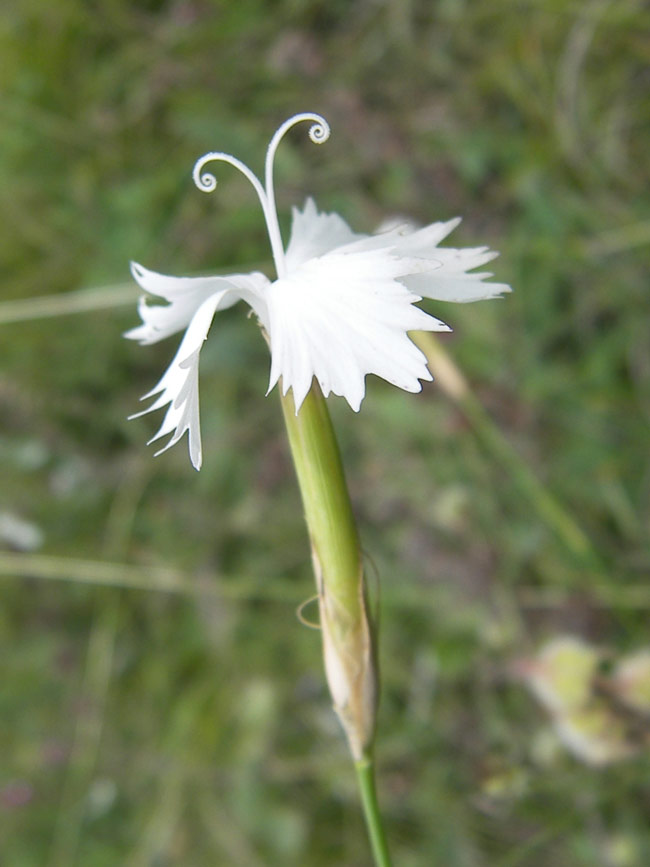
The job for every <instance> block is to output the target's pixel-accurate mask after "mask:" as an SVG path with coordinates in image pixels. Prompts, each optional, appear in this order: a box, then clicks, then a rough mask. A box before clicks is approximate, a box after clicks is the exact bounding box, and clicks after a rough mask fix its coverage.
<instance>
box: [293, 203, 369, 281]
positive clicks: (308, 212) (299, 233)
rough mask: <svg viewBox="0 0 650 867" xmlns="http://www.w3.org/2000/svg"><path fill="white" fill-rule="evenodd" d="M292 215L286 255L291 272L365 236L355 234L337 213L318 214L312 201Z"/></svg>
mask: <svg viewBox="0 0 650 867" xmlns="http://www.w3.org/2000/svg"><path fill="white" fill-rule="evenodd" d="M291 214H292V223H291V238H290V239H289V244H288V246H287V251H286V253H285V259H286V263H287V270H288V271H292V270H294V269H295V268H297V267H298V266H299V265H302V264H303V263H304V262H307V261H309V259H314V258H316V257H317V256H322V255H323V254H325V253H329V252H330V251H331V250H334V249H335V248H336V247H342V246H343V245H345V244H350V243H351V242H354V241H357V240H359V239H362V238H365V237H366V236H365V235H357V234H356V233H355V232H353V231H352V229H351V228H350V227H349V226H348V224H347V223H346V222H345V220H344V219H343V217H340V216H339V215H338V214H326V213H324V212H323V211H319V210H318V209H317V208H316V204H315V202H314V200H313V199H312V198H309V199H307V201H306V202H305V206H304V208H303V209H302V211H300V210H299V209H298V208H292V211H291Z"/></svg>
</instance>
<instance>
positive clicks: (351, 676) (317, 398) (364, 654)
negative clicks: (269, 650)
mask: <svg viewBox="0 0 650 867" xmlns="http://www.w3.org/2000/svg"><path fill="white" fill-rule="evenodd" d="M282 409H283V412H284V419H285V423H286V427H287V433H288V435H289V445H290V447H291V454H292V457H293V462H294V466H295V468H296V475H297V477H298V484H299V487H300V493H301V496H302V502H303V507H304V510H305V520H306V522H307V528H308V531H309V539H310V543H311V556H312V563H313V566H314V574H315V576H316V586H317V590H318V606H319V611H320V627H321V633H322V638H323V655H324V659H325V672H326V676H327V682H328V685H329V689H330V694H331V696H332V699H333V702H334V710H335V711H336V713H337V716H338V717H339V719H340V721H341V724H342V725H343V729H344V731H345V734H346V736H347V740H348V745H349V747H350V752H351V753H352V758H353V759H354V765H355V769H356V772H357V779H358V782H359V790H360V793H361V803H362V806H363V811H364V815H365V819H366V826H367V828H368V835H369V838H370V843H371V847H372V851H373V856H374V859H375V863H376V864H377V867H389V865H390V863H391V862H390V856H389V854H388V845H387V842H386V835H385V833H384V827H383V822H382V818H381V813H380V810H379V805H378V801H377V793H376V788H375V766H374V759H373V743H374V738H375V724H376V709H377V699H378V686H379V674H378V669H377V661H376V654H377V648H376V643H375V638H376V629H375V624H374V623H373V620H372V617H371V615H370V613H369V609H368V598H367V592H366V584H365V577H364V571H363V559H362V554H361V548H360V545H359V537H358V533H357V527H356V523H355V520H354V515H353V512H352V504H351V503H350V496H349V494H348V489H347V486H346V483H345V476H344V472H343V465H342V463H341V456H340V453H339V448H338V444H337V441H336V436H335V434H334V428H333V427H332V422H331V419H330V415H329V411H328V409H327V405H326V402H325V398H324V397H323V394H322V392H321V390H320V388H319V386H318V384H317V383H314V384H313V386H312V388H311V390H310V391H309V393H308V394H307V397H306V398H305V400H304V402H303V404H302V406H301V408H300V411H299V412H298V413H296V411H295V405H294V402H293V398H292V397H291V396H290V395H284V396H283V397H282Z"/></svg>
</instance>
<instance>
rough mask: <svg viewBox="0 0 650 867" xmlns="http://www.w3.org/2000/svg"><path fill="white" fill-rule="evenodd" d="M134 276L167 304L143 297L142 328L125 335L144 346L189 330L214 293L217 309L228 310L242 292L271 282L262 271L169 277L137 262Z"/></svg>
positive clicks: (140, 306) (141, 300) (138, 327)
mask: <svg viewBox="0 0 650 867" xmlns="http://www.w3.org/2000/svg"><path fill="white" fill-rule="evenodd" d="M131 273H132V274H133V276H134V277H135V279H136V280H137V282H138V283H139V284H140V286H141V287H142V288H143V289H144V290H145V291H146V292H148V293H149V294H150V295H155V296H157V297H159V298H163V299H164V300H165V301H167V302H168V303H167V304H150V303H149V302H148V300H147V298H146V296H143V297H142V298H140V301H139V302H138V313H139V314H140V318H141V319H142V325H139V326H137V327H136V328H132V329H131V330H130V331H127V332H126V334H125V335H124V336H125V337H128V338H129V339H130V340H137V341H138V342H139V343H141V344H150V343H157V342H158V341H159V340H163V339H164V338H165V337H169V336H170V335H172V334H176V333H177V332H179V331H182V330H183V329H184V328H187V326H188V324H189V322H190V320H191V319H192V317H193V316H194V314H195V313H196V311H197V310H198V308H199V307H200V306H201V304H202V303H203V302H204V301H206V300H207V299H208V298H210V297H211V296H213V295H215V294H219V295H220V301H219V306H218V308H217V309H219V310H225V309H226V308H228V307H232V306H233V305H234V304H236V303H237V302H238V301H239V300H240V299H241V298H242V291H241V290H244V294H246V292H247V291H250V289H251V288H253V290H255V289H257V290H259V289H261V288H263V287H264V286H266V284H267V283H268V282H269V281H268V279H267V278H266V277H265V276H264V274H260V273H259V272H254V273H252V274H228V275H226V276H224V277H167V276H166V275H164V274H158V273H156V272H155V271H149V270H148V269H147V268H144V267H143V266H142V265H139V264H138V263H137V262H132V263H131ZM246 300H248V299H246ZM249 303H250V301H249ZM251 306H253V305H251Z"/></svg>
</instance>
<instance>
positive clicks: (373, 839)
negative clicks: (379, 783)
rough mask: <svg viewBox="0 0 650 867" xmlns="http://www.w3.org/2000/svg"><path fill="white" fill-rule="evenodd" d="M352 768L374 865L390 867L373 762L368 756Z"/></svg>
mask: <svg viewBox="0 0 650 867" xmlns="http://www.w3.org/2000/svg"><path fill="white" fill-rule="evenodd" d="M354 767H355V769H356V772H357V780H358V782H359V790H360V792H361V803H362V804H363V815H364V818H365V820H366V827H367V828H368V836H369V837H370V845H371V847H372V854H373V857H374V859H375V864H376V865H377V867H390V865H391V860H390V854H389V852H388V844H387V842H386V835H385V833H384V825H383V822H382V820H381V813H380V811H379V803H378V801H377V788H376V786H375V765H374V762H373V760H372V758H371V757H370V756H364V758H362V759H361V760H360V761H358V762H355V763H354Z"/></svg>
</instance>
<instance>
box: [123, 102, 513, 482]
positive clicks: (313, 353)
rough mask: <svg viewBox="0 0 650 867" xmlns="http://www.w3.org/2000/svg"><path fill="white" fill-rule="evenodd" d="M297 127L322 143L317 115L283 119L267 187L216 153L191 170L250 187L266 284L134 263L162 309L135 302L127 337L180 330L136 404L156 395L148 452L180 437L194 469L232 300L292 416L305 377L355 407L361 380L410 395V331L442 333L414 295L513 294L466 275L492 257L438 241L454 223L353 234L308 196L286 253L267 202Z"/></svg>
mask: <svg viewBox="0 0 650 867" xmlns="http://www.w3.org/2000/svg"><path fill="white" fill-rule="evenodd" d="M304 121H309V122H311V124H312V125H311V127H310V130H309V136H310V139H311V140H312V141H313V142H314V143H315V144H321V143H322V142H325V141H327V139H328V138H329V135H330V128H329V125H328V123H327V121H326V120H325V118H324V117H322V116H321V115H319V114H314V113H311V112H305V113H303V114H296V115H294V116H293V117H291V118H289V119H288V120H287V121H285V123H283V124H282V125H281V126H280V127H279V129H278V130H277V131H276V132H275V134H274V135H273V137H272V139H271V141H270V143H269V146H268V150H267V153H266V162H265V169H264V183H262V181H261V180H260V179H259V178H258V177H257V176H256V175H255V174H254V173H253V172H252V171H251V169H250V168H248V166H246V165H245V164H244V163H242V162H241V160H238V159H237V158H236V157H234V156H232V155H231V154H227V153H223V152H221V151H213V152H210V153H207V154H205V155H204V156H202V157H201V158H200V159H199V160H197V162H196V164H195V165H194V170H193V172H192V177H193V179H194V183H195V184H196V186H197V187H198V188H199V189H200V190H202V191H203V192H208V193H209V192H212V191H214V190H215V189H216V187H217V179H216V177H215V175H214V174H212V172H210V171H207V170H206V166H207V165H208V164H209V163H213V162H223V163H227V164H229V165H231V166H233V167H234V168H236V169H238V170H239V171H240V172H241V173H242V174H243V175H244V176H245V177H246V178H247V179H248V180H249V182H250V183H251V185H252V186H253V188H254V190H255V192H256V193H257V197H258V199H259V201H260V204H261V207H262V213H263V215H264V219H265V221H266V226H267V230H268V235H269V240H270V243H271V250H272V253H273V260H274V263H275V268H276V272H277V277H276V279H275V280H273V281H272V280H270V279H269V278H268V277H267V276H265V275H264V274H262V273H260V272H252V273H250V274H228V275H223V276H217V277H166V276H164V275H162V274H157V273H156V272H154V271H149V270H148V269H146V268H143V267H142V266H141V265H138V264H136V263H132V265H131V271H132V273H133V276H134V278H135V279H136V281H137V282H138V283H139V284H140V286H141V287H142V288H143V289H144V290H145V292H147V293H149V294H150V295H153V296H156V297H157V298H158V299H162V300H163V302H167V303H166V304H150V303H148V301H147V299H146V296H145V297H143V298H142V299H141V300H140V303H139V307H138V311H139V313H140V317H141V319H142V324H141V325H140V326H138V327H136V328H133V329H132V330H131V331H129V332H127V334H126V335H125V336H126V337H129V338H131V339H133V340H138V341H139V342H140V343H143V344H149V343H155V342H157V341H159V340H162V339H163V338H165V337H168V336H170V335H172V334H175V333H178V332H180V331H185V334H184V337H183V339H182V341H181V344H180V347H179V349H178V351H177V353H176V355H175V357H174V358H173V360H172V362H171V364H170V366H169V368H168V369H167V371H166V372H165V374H164V375H163V377H162V378H161V379H160V381H159V382H158V384H157V385H156V386H155V387H154V388H153V389H152V390H151V391H149V392H148V393H147V394H146V395H144V398H143V399H147V398H155V399H154V401H153V403H152V404H151V405H150V406H149V407H148V408H147V409H145V410H143V412H141V413H137V415H145V414H146V413H148V412H151V411H153V410H157V409H162V408H163V407H167V410H166V413H165V416H164V418H163V421H162V424H161V426H160V428H159V430H158V431H157V433H156V434H155V436H154V437H153V439H152V440H151V441H152V442H153V441H154V440H157V439H159V438H160V437H164V436H167V435H170V438H169V440H168V442H167V443H166V444H165V446H164V447H163V448H162V449H161V450H160V451H159V452H157V454H160V453H161V452H163V451H165V450H166V449H168V448H169V447H170V446H172V445H174V443H176V442H178V440H179V439H181V437H182V436H183V435H184V434H185V432H187V433H188V437H189V451H190V459H191V461H192V464H193V465H194V467H196V469H199V468H200V466H201V461H202V450H201V434H200V425H199V392H198V365H199V354H200V350H201V346H202V344H203V341H204V340H205V339H206V337H207V335H208V332H209V330H210V327H211V324H212V320H213V318H214V316H215V314H216V313H217V312H218V311H219V310H223V309H225V308H227V307H232V306H233V305H234V304H236V303H237V302H238V301H244V302H245V303H246V304H248V305H249V307H251V309H252V310H253V311H254V313H255V314H256V316H257V318H258V320H259V322H260V324H261V326H262V327H263V329H264V330H265V332H266V334H267V336H268V341H269V345H270V349H271V371H270V379H269V389H268V390H269V391H270V390H271V389H272V388H273V387H274V386H275V385H276V383H277V382H278V381H280V380H281V381H282V391H283V394H286V393H287V391H288V390H289V389H291V390H292V393H293V399H294V403H295V407H296V412H298V410H299V409H300V406H301V404H302V402H303V400H304V399H305V397H306V395H307V393H308V391H309V389H310V388H311V386H312V382H313V380H314V378H315V379H316V380H317V381H318V383H319V385H320V387H321V389H322V391H323V393H324V394H325V396H328V395H329V394H330V393H334V394H337V395H341V396H342V397H344V398H345V399H346V400H347V402H348V403H349V404H350V406H351V407H352V409H354V410H358V409H359V407H360V405H361V401H362V400H363V397H364V394H365V377H366V375H367V374H369V373H372V374H375V375H376V376H379V377H382V378H383V379H385V380H387V381H388V382H390V383H392V384H394V385H396V386H398V387H399V388H402V389H404V390H406V391H411V392H417V391H420V390H421V388H422V385H421V380H431V379H432V376H431V374H430V372H429V370H428V368H427V365H426V358H425V356H424V355H423V354H422V353H421V352H420V350H419V349H418V348H417V347H416V346H415V344H414V343H412V341H411V340H410V338H409V336H408V332H409V331H415V330H422V331H449V330H450V329H449V327H448V326H447V325H445V324H444V322H441V321H440V320H439V319H436V318H435V317H433V316H431V315H430V314H428V313H426V312H425V311H424V310H422V309H420V308H419V307H417V306H415V305H416V304H417V302H419V301H421V300H422V298H423V297H424V298H432V299H436V300H439V301H456V302H467V301H478V300H482V299H487V298H495V297H498V296H499V295H501V294H503V293H504V292H509V291H510V287H509V286H507V285H506V284H503V283H487V282H484V281H485V280H486V278H489V277H491V276H492V274H490V273H487V272H479V273H476V272H475V270H474V269H476V268H478V267H480V266H481V265H484V264H485V263H487V262H489V261H490V260H491V259H493V258H494V257H495V256H496V255H497V254H496V253H493V252H491V251H489V250H488V249H487V247H476V248H461V249H452V248H449V247H440V246H439V244H440V242H441V241H443V240H444V239H445V238H446V237H447V235H448V234H449V233H450V232H451V231H453V229H454V228H455V227H456V226H457V225H458V223H459V222H460V219H459V218H456V219H453V220H448V221H446V222H438V223H432V224H431V225H429V226H425V227H423V228H416V227H415V226H413V225H412V224H410V223H408V222H406V223H401V224H395V223H394V222H393V223H392V224H391V226H390V228H387V229H383V230H380V231H378V232H377V233H376V234H372V235H366V234H357V233H355V232H353V231H352V229H350V227H349V226H348V224H347V223H346V222H345V220H343V218H342V217H340V216H339V215H338V214H335V213H324V212H320V211H318V209H317V208H316V205H315V204H314V202H313V200H312V199H307V201H306V202H305V205H304V206H303V208H302V210H299V209H298V208H293V211H292V217H293V219H292V226H291V235H290V238H289V243H288V245H287V247H286V249H285V247H284V245H283V242H282V235H281V232H280V225H279V222H278V216H277V209H276V203H275V188H274V181H273V163H274V159H275V154H276V151H277V148H278V145H279V144H280V142H281V140H282V139H283V137H284V136H285V134H286V133H287V132H288V131H289V130H290V129H291V128H292V127H293V126H295V125H296V124H298V123H301V122H304ZM267 393H268V392H267Z"/></svg>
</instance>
